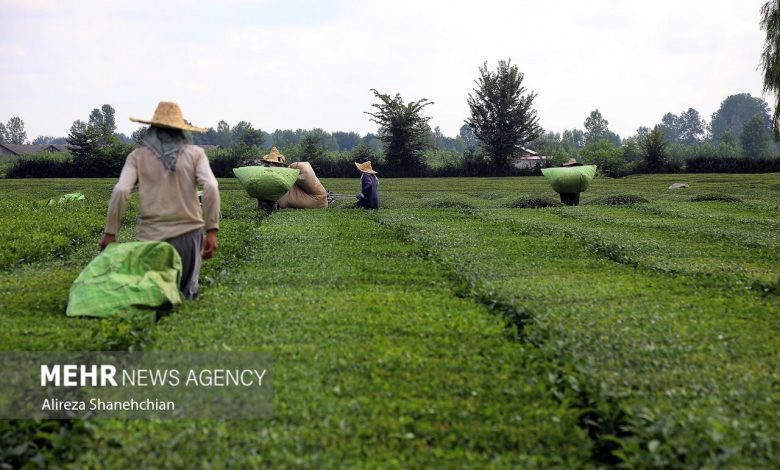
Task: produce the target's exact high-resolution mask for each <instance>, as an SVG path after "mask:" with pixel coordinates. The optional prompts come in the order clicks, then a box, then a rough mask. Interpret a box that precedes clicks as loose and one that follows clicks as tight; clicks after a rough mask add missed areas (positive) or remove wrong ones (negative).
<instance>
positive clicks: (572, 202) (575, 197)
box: [561, 158, 582, 206]
mask: <svg viewBox="0 0 780 470" xmlns="http://www.w3.org/2000/svg"><path fill="white" fill-rule="evenodd" d="M561 166H562V167H570V166H582V163H580V162H578V161H577V160H575V159H574V158H570V159H569V160H568V161H567V162H566V163H564V164H563V165H561ZM561 202H562V203H563V204H566V205H567V206H579V205H580V193H561Z"/></svg>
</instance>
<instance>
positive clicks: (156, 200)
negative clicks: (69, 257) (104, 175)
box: [100, 101, 220, 299]
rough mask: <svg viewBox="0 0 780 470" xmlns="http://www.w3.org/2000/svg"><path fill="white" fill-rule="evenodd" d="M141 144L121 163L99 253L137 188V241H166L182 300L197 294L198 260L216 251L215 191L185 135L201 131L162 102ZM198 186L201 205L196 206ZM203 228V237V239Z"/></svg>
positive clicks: (211, 176) (211, 178) (201, 156)
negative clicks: (175, 259) (176, 260)
mask: <svg viewBox="0 0 780 470" xmlns="http://www.w3.org/2000/svg"><path fill="white" fill-rule="evenodd" d="M130 120H131V121H134V122H140V123H144V124H149V129H148V130H147V131H146V135H145V137H144V140H143V143H142V144H141V146H140V147H138V148H137V149H135V150H133V151H132V152H131V153H130V155H128V156H127V160H125V164H124V167H122V172H121V174H120V175H119V182H117V184H116V186H114V190H113V191H112V193H111V200H110V201H109V203H108V216H107V218H106V226H105V231H104V234H103V239H102V240H100V250H101V251H102V250H103V249H105V248H106V246H108V245H109V244H110V243H113V242H114V241H116V235H117V233H118V232H119V229H120V227H121V225H122V216H123V215H124V213H125V210H126V209H127V204H128V200H129V199H130V195H131V194H132V192H133V189H134V188H135V187H136V186H137V188H138V200H139V208H138V212H139V214H138V223H137V233H136V237H137V239H138V240H140V241H166V242H168V243H170V244H171V245H173V247H174V248H175V249H176V251H177V252H178V253H179V255H180V256H181V261H182V278H181V284H180V289H181V291H182V293H183V294H184V297H185V298H187V299H193V298H195V296H196V295H197V293H198V275H199V273H200V265H201V258H203V259H209V258H211V257H212V256H214V253H216V251H217V231H218V230H219V206H220V197H219V187H218V184H217V180H216V178H215V177H214V173H213V172H212V171H211V167H210V166H209V161H208V159H207V158H206V154H205V152H204V151H203V149H202V148H200V147H198V146H196V145H191V144H190V143H189V142H188V140H187V137H186V136H185V134H184V131H191V132H205V131H206V129H202V128H200V127H195V126H192V125H190V124H188V123H187V122H186V121H185V120H184V117H183V116H182V113H181V109H180V108H179V105H177V104H176V103H173V102H168V101H161V102H160V103H159V105H158V106H157V110H156V111H155V112H154V116H153V117H152V118H151V119H149V120H145V119H138V118H130ZM198 186H202V187H203V196H202V200H203V207H202V210H201V205H200V204H199V202H198ZM204 229H205V232H206V233H205V238H204V233H203V232H204Z"/></svg>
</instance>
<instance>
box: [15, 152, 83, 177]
mask: <svg viewBox="0 0 780 470" xmlns="http://www.w3.org/2000/svg"><path fill="white" fill-rule="evenodd" d="M74 176H78V175H77V174H76V173H75V169H74V165H73V157H72V156H71V155H70V154H69V153H49V152H43V153H39V154H37V155H30V156H25V157H19V158H16V159H14V160H13V161H12V162H11V163H10V165H9V166H8V169H7V170H6V174H5V177H6V178H69V177H74Z"/></svg>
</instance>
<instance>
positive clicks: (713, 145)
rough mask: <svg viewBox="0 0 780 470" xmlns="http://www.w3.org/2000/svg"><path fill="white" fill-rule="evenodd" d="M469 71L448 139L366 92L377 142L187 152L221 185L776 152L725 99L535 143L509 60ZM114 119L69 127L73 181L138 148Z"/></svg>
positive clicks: (765, 130) (245, 143)
mask: <svg viewBox="0 0 780 470" xmlns="http://www.w3.org/2000/svg"><path fill="white" fill-rule="evenodd" d="M478 70H479V74H478V76H477V78H476V79H475V81H474V84H475V86H474V88H473V90H472V91H471V93H469V94H468V99H467V103H468V106H469V112H470V115H469V116H468V117H467V118H466V119H464V123H463V125H462V126H461V128H460V131H459V133H458V135H457V136H456V137H454V138H451V137H447V136H444V135H443V134H442V132H441V130H440V129H439V128H438V127H436V128H434V129H431V127H430V125H429V121H430V119H431V117H430V116H428V115H426V111H427V108H428V107H429V106H432V105H434V103H433V102H432V101H430V100H428V99H427V98H421V99H419V100H416V101H409V102H407V101H405V100H404V99H403V98H402V97H401V96H400V94H395V95H391V94H387V93H382V92H380V91H378V90H375V89H373V90H371V92H372V93H373V96H374V98H375V102H374V103H373V104H371V108H372V110H370V111H366V112H365V114H366V115H368V119H369V120H370V121H371V122H374V123H375V124H377V125H378V126H379V127H378V131H377V133H376V134H373V133H369V134H366V135H364V136H361V135H359V134H357V133H355V132H333V133H329V132H326V131H324V130H322V129H312V130H303V129H297V130H291V129H287V130H280V129H277V130H275V131H273V132H271V133H269V132H265V131H263V130H261V129H256V128H255V127H254V126H253V125H252V124H251V123H250V122H248V121H240V122H238V123H237V124H235V125H233V126H230V125H229V124H228V123H227V122H225V121H224V120H221V121H219V123H218V124H217V126H216V128H213V127H212V128H208V129H207V131H206V132H204V133H195V134H192V135H190V138H191V139H192V142H193V143H195V144H200V145H214V146H219V147H222V149H221V150H212V151H209V152H208V153H209V157H210V159H211V161H212V166H215V167H216V168H217V170H216V171H215V173H217V174H218V175H219V176H231V171H230V170H231V168H232V167H235V166H238V165H241V164H245V163H246V162H247V161H249V160H252V159H256V158H257V157H258V156H259V155H260V154H262V153H263V152H264V151H265V150H266V149H268V148H270V146H271V145H275V146H277V147H278V148H280V150H281V151H282V152H283V153H284V154H285V155H286V156H287V157H288V160H289V161H296V160H308V161H310V162H312V164H313V165H314V167H315V170H317V171H318V173H320V174H321V176H325V177H327V176H348V175H349V174H351V169H352V165H351V162H353V161H365V160H372V161H373V162H374V163H375V167H376V168H378V169H379V170H380V171H381V172H382V173H383V174H384V175H385V176H405V177H408V176H483V175H517V174H529V173H530V174H538V172H539V168H538V167H536V168H530V169H529V168H521V167H519V166H518V165H517V164H516V163H517V160H516V158H517V157H519V156H521V155H523V154H527V153H528V151H529V150H531V151H535V152H536V153H537V154H539V155H541V156H542V157H544V158H543V159H542V160H540V161H539V166H552V165H557V164H560V163H562V162H563V161H565V160H567V159H569V158H576V159H578V160H580V161H581V162H582V163H587V164H596V165H598V166H599V168H600V170H601V172H602V173H603V174H606V175H608V176H623V175H626V174H629V173H633V172H672V171H680V170H682V169H683V168H684V167H685V165H686V163H687V162H688V161H690V160H692V159H702V158H704V159H713V158H732V160H730V161H734V162H736V163H735V164H739V163H740V162H741V160H733V159H734V158H736V157H749V158H753V159H761V158H766V157H769V156H770V155H771V154H772V153H773V152H776V151H777V147H776V146H775V145H774V144H773V143H772V141H771V139H770V134H771V130H772V122H773V121H772V118H771V117H770V115H769V106H768V105H767V103H766V102H765V101H763V100H762V99H760V98H756V97H752V96H751V95H749V94H746V93H743V94H737V95H731V96H729V97H727V98H726V99H725V100H724V101H723V102H722V103H721V105H720V108H719V109H718V110H717V111H716V112H715V113H713V115H712V119H711V121H710V122H707V121H705V120H704V119H702V117H701V115H700V114H699V112H698V111H697V110H695V109H693V108H688V109H687V110H684V111H682V112H680V113H679V114H675V113H673V112H669V113H666V114H665V115H664V116H662V117H661V121H660V122H659V123H657V124H655V125H654V126H653V127H652V128H650V127H646V126H643V127H640V128H639V129H637V132H636V134H635V135H632V136H630V137H627V138H621V137H620V136H619V135H618V134H616V133H615V132H613V131H612V130H610V128H609V121H608V120H607V119H606V118H605V116H603V115H602V113H601V112H600V111H599V110H598V109H596V110H593V111H592V112H591V113H590V114H589V115H588V116H587V117H586V118H585V121H584V124H583V129H566V130H564V131H563V132H554V131H547V132H545V130H544V129H543V128H542V127H541V125H540V124H539V117H538V115H537V112H536V110H535V109H534V107H533V101H534V99H535V98H536V96H537V94H536V93H535V92H533V91H531V90H527V89H526V88H525V87H524V86H523V79H524V74H523V73H522V72H520V71H519V69H518V67H517V66H516V65H515V64H512V62H511V60H507V61H503V60H502V61H499V62H498V65H497V67H495V68H494V69H491V68H489V67H488V64H487V62H485V63H483V65H482V66H480V67H479V69H478ZM114 114H115V111H114V108H113V107H112V106H110V105H108V104H106V105H103V106H102V107H101V108H99V109H97V108H96V109H93V110H92V112H91V113H90V114H89V118H88V120H87V121H81V120H76V121H75V122H74V123H73V125H72V126H71V129H70V132H69V134H68V137H67V138H65V141H66V142H67V143H68V144H70V145H71V153H72V154H73V162H72V163H73V164H74V166H75V167H76V168H77V169H78V171H76V172H75V174H79V175H84V176H112V175H113V174H114V173H117V174H118V170H119V169H120V168H121V163H122V162H123V160H124V157H125V156H126V154H127V153H129V151H130V150H131V149H132V145H131V144H132V143H135V144H139V143H141V142H142V141H143V138H144V133H145V130H146V128H145V127H143V128H139V129H137V130H136V131H135V132H133V133H132V135H131V136H130V137H127V136H125V135H124V134H121V133H117V132H116V123H115V119H114ZM20 123H21V132H22V133H23V122H21V120H20V119H18V118H13V119H12V120H10V121H9V123H8V125H7V126H3V125H2V124H0V126H2V127H0V131H2V133H0V137H2V138H4V139H6V138H7V137H6V136H8V135H10V132H9V129H13V135H14V136H15V137H14V138H15V140H17V141H18V140H19V135H20V131H19V128H20ZM22 140H24V137H23V138H22ZM36 140H37V139H36ZM42 140H43V139H42ZM704 166H707V165H704ZM753 166H754V167H756V165H753ZM760 166H761V165H758V167H760ZM708 167H711V168H715V167H717V165H716V166H713V165H709V166H708ZM101 172H102V173H101ZM106 172H109V173H110V174H105V173H106ZM12 173H13V172H12Z"/></svg>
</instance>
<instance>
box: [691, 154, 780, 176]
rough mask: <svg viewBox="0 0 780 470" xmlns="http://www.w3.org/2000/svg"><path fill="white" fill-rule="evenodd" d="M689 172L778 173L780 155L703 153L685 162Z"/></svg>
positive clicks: (779, 169)
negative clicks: (754, 155) (757, 155)
mask: <svg viewBox="0 0 780 470" xmlns="http://www.w3.org/2000/svg"><path fill="white" fill-rule="evenodd" d="M685 168H686V171H687V172H689V173H776V172H780V157H775V158H758V159H757V158H740V157H720V156H709V155H701V156H696V157H693V158H691V159H690V160H688V161H687V162H686V164H685Z"/></svg>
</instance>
